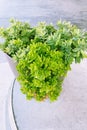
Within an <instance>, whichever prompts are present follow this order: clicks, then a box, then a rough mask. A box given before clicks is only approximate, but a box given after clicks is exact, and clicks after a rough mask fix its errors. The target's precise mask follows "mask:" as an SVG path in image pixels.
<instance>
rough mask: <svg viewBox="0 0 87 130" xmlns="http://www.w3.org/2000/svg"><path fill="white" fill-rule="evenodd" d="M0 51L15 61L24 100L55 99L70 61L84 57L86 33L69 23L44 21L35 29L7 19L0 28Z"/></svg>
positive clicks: (78, 60) (86, 41)
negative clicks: (48, 22)
mask: <svg viewBox="0 0 87 130" xmlns="http://www.w3.org/2000/svg"><path fill="white" fill-rule="evenodd" d="M0 36H1V37H3V38H4V39H5V41H4V43H3V44H2V45H1V48H2V49H3V51H4V52H6V53H7V54H8V55H10V56H11V57H12V58H14V59H15V60H16V61H17V70H18V73H19V76H18V81H19V82H20V84H21V86H22V87H21V91H22V92H23V93H24V94H25V95H26V97H27V99H32V98H35V99H36V100H38V101H42V100H44V99H46V98H49V99H50V100H51V101H54V100H57V97H58V96H59V95H60V92H61V90H62V84H63V81H64V77H65V76H66V74H67V72H68V71H69V70H70V69H71V67H70V65H71V64H72V62H74V61H75V62H76V63H80V62H81V59H83V58H85V57H87V53H86V51H87V32H85V31H83V30H80V29H79V28H78V27H77V26H75V25H72V24H71V23H70V22H65V21H64V22H61V21H58V23H57V26H56V27H54V26H53V25H52V24H49V25H47V24H46V23H44V22H41V23H39V24H38V25H37V26H35V27H31V26H30V25H29V24H28V23H23V22H19V21H17V20H11V24H10V27H8V28H0Z"/></svg>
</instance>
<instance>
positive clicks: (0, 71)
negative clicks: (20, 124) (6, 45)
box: [0, 51, 14, 130]
mask: <svg viewBox="0 0 87 130" xmlns="http://www.w3.org/2000/svg"><path fill="white" fill-rule="evenodd" d="M13 79H14V75H13V73H12V71H11V69H10V67H9V64H8V62H7V60H6V58H5V56H4V54H3V53H2V52H1V51H0V130H6V112H5V109H6V108H5V107H6V99H7V94H8V90H9V87H10V86H11V82H12V80H13Z"/></svg>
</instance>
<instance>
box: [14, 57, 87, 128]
mask: <svg viewBox="0 0 87 130" xmlns="http://www.w3.org/2000/svg"><path fill="white" fill-rule="evenodd" d="M13 105H14V114H15V117H16V121H17V125H18V127H19V130H87V59H86V60H83V61H82V62H81V64H73V65H72V70H71V71H70V72H69V73H68V75H67V77H66V79H65V80H64V84H63V91H62V93H61V96H60V97H59V99H58V100H57V101H55V102H54V103H50V102H49V100H46V101H45V102H41V103H38V102H36V101H35V100H31V101H27V100H26V99H25V95H23V94H21V92H20V85H19V84H18V83H17V82H15V86H14V91H13Z"/></svg>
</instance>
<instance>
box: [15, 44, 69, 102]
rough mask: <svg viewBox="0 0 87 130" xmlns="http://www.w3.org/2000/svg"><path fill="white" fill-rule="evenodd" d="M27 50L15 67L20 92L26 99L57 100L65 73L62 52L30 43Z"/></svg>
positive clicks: (44, 45) (65, 68)
mask: <svg viewBox="0 0 87 130" xmlns="http://www.w3.org/2000/svg"><path fill="white" fill-rule="evenodd" d="M29 49H30V51H29V52H28V53H27V55H25V56H24V57H23V59H21V60H20V61H19V63H18V65H17V70H18V72H19V77H18V80H19V82H20V83H21V85H22V88H21V90H22V92H23V93H24V94H26V96H27V98H28V99H31V98H33V97H35V98H36V99H37V100H43V99H45V98H47V97H48V98H49V99H50V100H52V101H53V100H55V99H57V97H58V95H60V91H61V89H62V87H61V85H62V80H63V79H62V77H64V76H65V75H66V72H67V67H66V65H65V64H64V63H63V54H62V52H60V51H55V50H51V49H50V46H48V45H47V44H45V43H44V44H43V43H38V44H36V43H32V44H31V45H30V48H29Z"/></svg>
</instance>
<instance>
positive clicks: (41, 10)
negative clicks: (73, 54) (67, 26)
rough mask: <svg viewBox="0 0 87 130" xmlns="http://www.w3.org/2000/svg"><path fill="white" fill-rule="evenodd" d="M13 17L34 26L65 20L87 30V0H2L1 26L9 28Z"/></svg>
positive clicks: (0, 9)
mask: <svg viewBox="0 0 87 130" xmlns="http://www.w3.org/2000/svg"><path fill="white" fill-rule="evenodd" d="M11 17H14V18H17V19H19V20H22V21H28V22H30V23H31V24H32V25H35V24H37V22H38V21H46V22H47V23H50V22H51V23H54V24H56V22H57V20H59V19H63V20H68V21H71V22H72V23H75V24H77V25H78V26H79V27H81V28H85V27H86V28H87V0H44V1H43V0H0V26H8V24H9V22H8V21H9V18H11Z"/></svg>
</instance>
